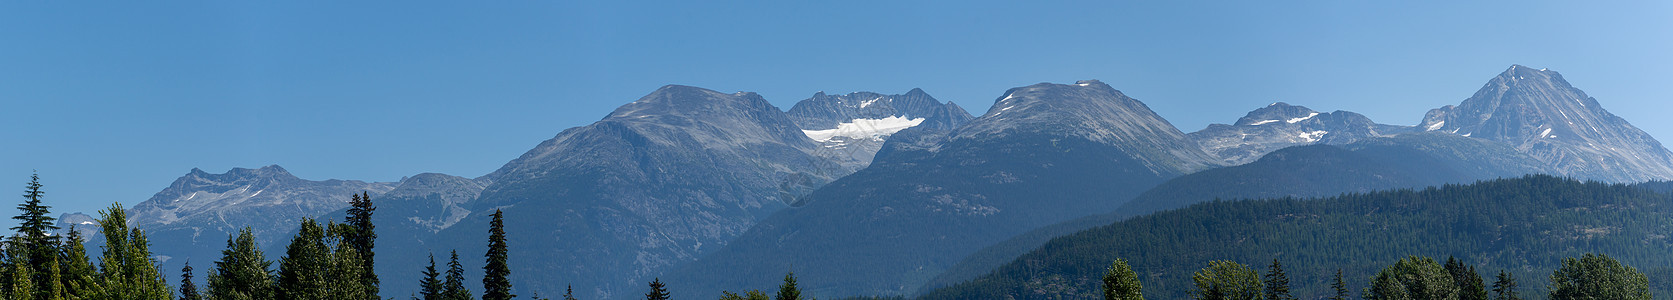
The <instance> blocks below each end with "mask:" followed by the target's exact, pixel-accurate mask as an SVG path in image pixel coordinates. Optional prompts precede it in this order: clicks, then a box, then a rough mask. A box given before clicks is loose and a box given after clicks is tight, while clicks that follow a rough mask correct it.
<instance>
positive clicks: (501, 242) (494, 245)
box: [482, 209, 517, 300]
mask: <svg viewBox="0 0 1673 300" xmlns="http://www.w3.org/2000/svg"><path fill="white" fill-rule="evenodd" d="M484 256H487V258H488V264H486V265H483V266H482V272H483V274H482V300H511V298H515V297H517V295H512V294H511V279H509V278H506V276H510V275H511V267H510V266H509V265H507V264H506V258H507V256H508V254H507V252H506V248H505V219H504V214H503V213H501V212H500V210H498V209H496V210H494V215H493V220H492V221H490V222H489V223H488V254H485V255H484Z"/></svg>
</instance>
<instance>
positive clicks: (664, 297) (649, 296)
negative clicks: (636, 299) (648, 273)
mask: <svg viewBox="0 0 1673 300" xmlns="http://www.w3.org/2000/svg"><path fill="white" fill-rule="evenodd" d="M645 300H668V288H667V287H666V286H664V285H663V284H662V278H654V279H652V280H651V292H649V293H645Z"/></svg>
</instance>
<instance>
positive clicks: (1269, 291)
mask: <svg viewBox="0 0 1673 300" xmlns="http://www.w3.org/2000/svg"><path fill="white" fill-rule="evenodd" d="M1293 299H1295V296H1294V295H1291V294H1290V276H1289V275H1285V274H1284V265H1283V264H1280V263H1278V259H1276V258H1275V259H1272V265H1271V266H1268V267H1267V270H1266V300H1293Z"/></svg>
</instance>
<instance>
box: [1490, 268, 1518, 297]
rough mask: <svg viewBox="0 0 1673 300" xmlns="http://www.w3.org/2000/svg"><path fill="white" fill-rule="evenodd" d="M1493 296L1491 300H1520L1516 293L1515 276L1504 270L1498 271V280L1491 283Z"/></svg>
mask: <svg viewBox="0 0 1673 300" xmlns="http://www.w3.org/2000/svg"><path fill="white" fill-rule="evenodd" d="M1493 294H1494V296H1493V300H1522V295H1521V294H1519V293H1517V292H1516V276H1514V275H1510V273H1509V272H1505V270H1499V278H1498V280H1494V281H1493Z"/></svg>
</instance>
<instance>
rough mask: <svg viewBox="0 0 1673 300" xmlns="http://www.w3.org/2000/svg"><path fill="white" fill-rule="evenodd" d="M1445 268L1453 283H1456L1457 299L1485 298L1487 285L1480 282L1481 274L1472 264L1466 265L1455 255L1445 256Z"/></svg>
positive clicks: (1479, 299)
mask: <svg viewBox="0 0 1673 300" xmlns="http://www.w3.org/2000/svg"><path fill="white" fill-rule="evenodd" d="M1445 268H1446V272H1447V274H1448V275H1450V276H1451V277H1452V282H1453V284H1455V285H1458V299H1459V300H1487V287H1486V286H1484V285H1483V284H1482V280H1481V274H1479V273H1476V271H1475V267H1474V266H1469V265H1466V264H1464V261H1462V260H1458V258H1456V257H1447V258H1446V266H1445Z"/></svg>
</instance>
